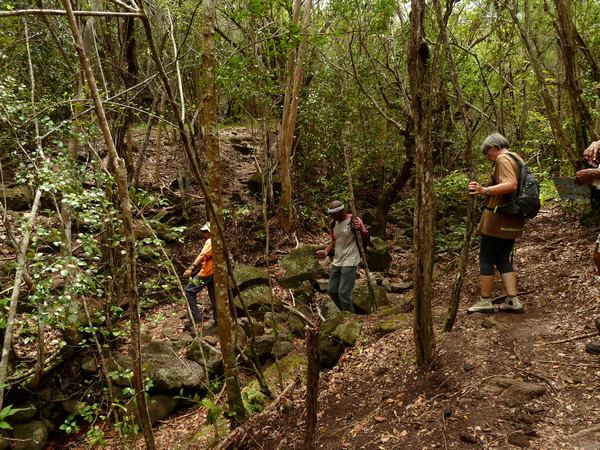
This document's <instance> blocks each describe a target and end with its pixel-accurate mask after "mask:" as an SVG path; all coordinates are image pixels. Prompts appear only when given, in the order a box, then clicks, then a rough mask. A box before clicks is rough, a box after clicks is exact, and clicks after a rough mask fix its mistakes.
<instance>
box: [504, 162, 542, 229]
mask: <svg viewBox="0 0 600 450" xmlns="http://www.w3.org/2000/svg"><path fill="white" fill-rule="evenodd" d="M507 155H508V156H510V157H511V158H512V160H513V161H514V162H515V163H516V164H517V168H518V169H519V185H518V187H517V192H515V193H514V194H513V198H512V199H511V201H509V202H508V203H506V204H504V205H502V206H499V207H498V208H495V210H496V211H497V212H499V213H501V214H506V215H508V216H520V217H524V218H525V219H533V218H534V217H535V216H537V213H538V212H539V211H540V207H541V203H540V185H539V183H538V182H537V180H536V179H535V176H534V175H533V174H532V173H531V171H530V170H529V167H527V164H523V163H521V161H520V160H519V158H517V157H516V156H515V155H513V154H512V153H507Z"/></svg>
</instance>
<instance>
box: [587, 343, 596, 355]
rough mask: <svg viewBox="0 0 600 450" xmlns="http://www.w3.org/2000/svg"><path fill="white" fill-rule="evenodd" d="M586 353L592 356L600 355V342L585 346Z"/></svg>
mask: <svg viewBox="0 0 600 450" xmlns="http://www.w3.org/2000/svg"><path fill="white" fill-rule="evenodd" d="M585 351H586V352H588V353H591V354H592V355H600V341H596V342H588V343H587V344H586V345H585Z"/></svg>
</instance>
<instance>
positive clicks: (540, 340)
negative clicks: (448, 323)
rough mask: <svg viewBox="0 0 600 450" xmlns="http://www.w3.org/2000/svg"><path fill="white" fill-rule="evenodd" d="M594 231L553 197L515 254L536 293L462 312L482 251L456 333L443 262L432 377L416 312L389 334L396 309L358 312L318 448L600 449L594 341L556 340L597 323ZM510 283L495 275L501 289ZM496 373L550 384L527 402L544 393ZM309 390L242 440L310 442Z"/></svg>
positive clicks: (329, 387)
mask: <svg viewBox="0 0 600 450" xmlns="http://www.w3.org/2000/svg"><path fill="white" fill-rule="evenodd" d="M567 206H568V205H567ZM596 234H597V230H595V229H590V228H584V227H581V226H579V224H578V222H577V220H576V218H575V217H574V215H573V214H570V213H566V212H565V210H564V209H563V208H561V207H560V206H558V205H556V204H552V203H551V204H549V205H547V206H546V207H545V208H544V209H543V210H542V212H541V213H540V215H539V216H538V217H537V218H535V219H534V220H532V221H531V222H530V223H529V224H528V225H527V229H526V234H525V236H524V238H523V239H522V240H520V241H519V243H518V248H517V252H516V257H515V267H516V270H517V273H518V275H519V284H520V291H527V292H528V293H527V294H525V295H523V296H522V301H523V303H524V305H525V307H526V312H525V314H521V315H514V314H500V313H496V314H495V315H493V316H487V315H479V314H473V315H467V314H466V313H465V310H466V307H467V306H469V305H470V304H471V303H472V302H473V301H474V300H475V299H476V298H477V295H478V284H477V274H478V265H477V254H476V252H473V254H472V255H471V261H470V264H469V269H468V273H467V277H466V284H465V286H464V289H463V295H462V299H461V302H462V304H461V308H460V312H459V316H458V318H457V323H456V325H455V328H454V331H453V332H451V333H449V334H443V333H442V332H440V331H439V330H440V329H441V327H442V324H443V321H444V318H445V312H446V305H447V300H448V298H449V296H450V291H451V288H452V286H451V284H452V281H453V280H454V272H453V269H452V268H451V267H452V264H451V262H450V261H445V262H444V261H440V262H438V264H437V265H436V281H435V286H434V292H435V298H434V314H435V329H436V339H437V350H438V358H437V360H436V362H435V365H434V367H433V369H432V371H430V372H428V373H426V374H422V373H419V372H417V371H416V370H415V368H414V364H413V361H414V344H413V340H412V328H411V327H412V323H411V320H405V321H399V323H398V324H399V327H398V329H397V330H396V331H394V332H392V333H390V334H387V335H385V336H381V333H380V332H379V328H378V325H379V324H380V323H381V322H383V321H385V320H387V319H388V318H386V317H382V316H381V315H380V314H375V315H371V316H360V320H361V321H362V322H363V329H362V337H361V339H360V340H359V342H358V343H357V345H356V346H355V347H354V348H351V349H348V350H347V351H346V353H345V354H344V355H343V356H342V359H341V360H340V363H339V365H338V366H336V367H335V368H334V369H332V370H331V371H329V372H326V373H324V374H323V375H322V378H321V387H320V396H319V422H318V434H317V448H326V449H340V448H344V449H360V448H365V449H371V448H372V449H413V448H414V449H422V448H444V449H445V448H519V447H529V448H537V449H554V448H568V449H576V448H577V449H600V433H598V431H596V432H589V433H585V432H583V433H582V431H583V430H586V429H588V428H590V427H592V426H594V425H598V423H600V358H598V357H597V356H593V355H589V354H587V353H585V352H584V345H585V343H586V342H587V340H586V339H577V340H571V341H568V342H562V343H554V342H556V341H560V340H565V339H569V338H573V337H577V336H580V335H583V334H591V333H592V332H594V331H595V329H594V324H593V319H594V317H596V316H598V315H600V289H599V288H598V287H595V286H592V285H591V283H590V282H591V280H592V275H593V270H592V267H593V263H592V261H591V250H592V248H593V242H594V241H595V239H596ZM501 288H502V287H501V283H500V280H499V279H498V280H497V284H496V292H497V294H502V292H501ZM589 339H592V338H589ZM498 376H500V377H504V378H506V379H508V380H509V381H510V380H512V382H514V383H518V382H522V381H524V382H528V383H531V384H526V385H523V386H524V389H525V391H526V390H527V389H528V388H532V389H533V391H535V392H538V391H536V389H537V390H539V391H540V392H541V391H545V393H543V395H540V396H538V397H535V398H533V399H529V396H530V395H531V396H532V397H533V396H536V395H538V394H539V392H538V393H537V394H536V393H535V392H533V393H530V392H529V391H526V392H525V393H524V392H522V391H520V390H519V388H516V389H506V390H504V389H503V388H502V387H499V386H498V384H497V382H498V380H497V379H496V378H494V377H498ZM505 382H506V381H505ZM303 399H304V392H303V390H302V389H299V390H298V391H296V392H294V394H293V395H291V397H290V398H289V399H288V400H289V401H288V403H287V406H286V408H280V409H279V410H275V411H274V412H271V413H269V414H265V415H261V416H258V417H256V418H253V419H251V420H250V424H249V425H250V426H248V428H247V429H248V430H250V431H249V437H248V438H247V439H246V443H247V445H246V447H245V448H265V449H271V448H280V449H292V448H302V441H303V433H302V430H303V424H304V405H303V401H304V400H303ZM290 405H293V408H292V407H290ZM290 408H291V409H290ZM578 433H579V434H578ZM189 448H201V447H195V446H192V447H189Z"/></svg>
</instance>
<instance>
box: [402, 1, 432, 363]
mask: <svg viewBox="0 0 600 450" xmlns="http://www.w3.org/2000/svg"><path fill="white" fill-rule="evenodd" d="M424 16H425V0H412V1H411V11H410V23H411V33H410V47H409V53H408V77H409V83H410V92H411V114H412V119H413V122H414V124H415V215H414V237H413V252H414V258H415V264H414V272H413V285H414V288H413V292H414V303H415V321H414V339H415V347H416V358H417V365H418V366H419V367H422V368H424V367H427V366H429V365H430V364H431V362H432V361H433V358H434V356H435V337H434V334H433V324H432V318H431V284H432V281H433V280H432V278H433V255H434V245H435V235H434V225H435V224H434V219H435V196H434V192H433V156H432V148H431V133H430V130H431V124H430V121H431V108H430V95H431V89H430V86H431V68H430V67H429V64H428V62H429V47H428V46H427V42H426V41H425V29H424V24H423V22H424Z"/></svg>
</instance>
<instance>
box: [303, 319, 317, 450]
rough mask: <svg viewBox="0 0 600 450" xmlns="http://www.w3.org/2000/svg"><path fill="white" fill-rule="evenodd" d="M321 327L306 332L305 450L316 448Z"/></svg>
mask: <svg viewBox="0 0 600 450" xmlns="http://www.w3.org/2000/svg"><path fill="white" fill-rule="evenodd" d="M319 357H320V349H319V327H317V328H312V327H311V328H308V329H307V330H306V402H305V403H306V434H305V437H304V450H313V449H314V448H315V434H316V430H317V412H318V411H319V404H318V399H319Z"/></svg>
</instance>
